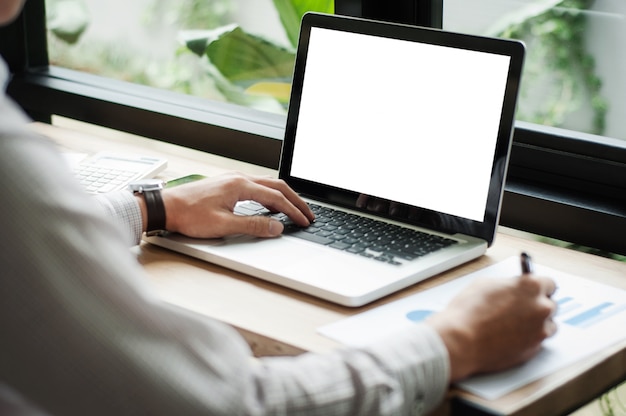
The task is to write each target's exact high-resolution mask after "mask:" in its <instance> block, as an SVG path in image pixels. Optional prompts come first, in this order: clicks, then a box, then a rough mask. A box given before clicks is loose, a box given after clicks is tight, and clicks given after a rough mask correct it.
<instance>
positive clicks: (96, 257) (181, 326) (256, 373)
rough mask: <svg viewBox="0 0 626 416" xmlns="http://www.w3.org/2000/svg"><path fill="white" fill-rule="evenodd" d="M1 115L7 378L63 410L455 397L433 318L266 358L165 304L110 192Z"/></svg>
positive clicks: (351, 405) (371, 404)
mask: <svg viewBox="0 0 626 416" xmlns="http://www.w3.org/2000/svg"><path fill="white" fill-rule="evenodd" d="M0 104H1V103H0ZM2 114H3V112H2V107H1V105H0V177H1V178H3V179H2V181H0V194H1V195H3V200H2V204H0V229H2V230H3V237H2V238H1V239H0V270H2V290H1V291H0V333H2V347H0V348H1V350H2V353H1V354H0V384H3V385H6V386H8V388H10V389H11V391H14V392H16V393H18V394H20V395H21V396H22V397H24V398H26V399H27V400H28V401H30V402H32V403H35V404H36V405H37V407H39V408H41V409H43V410H44V411H46V412H49V413H50V414H89V415H113V414H114V415H127V414H150V415H173V414H182V415H327V414H333V415H351V416H352V415H391V414H421V413H424V412H427V411H429V410H430V409H432V408H433V407H434V406H436V404H437V403H438V402H440V400H441V399H442V397H443V395H444V393H445V391H446V389H447V385H448V374H449V368H448V366H449V363H448V357H447V353H446V350H445V348H444V345H443V343H442V341H441V339H440V338H439V337H438V336H437V334H436V333H435V332H434V331H433V330H432V329H430V328H429V327H427V326H424V325H421V326H420V325H416V326H415V328H414V329H412V330H410V331H405V332H404V333H400V334H398V335H397V337H395V338H394V339H393V340H387V342H385V343H380V344H377V345H372V346H371V347H368V348H362V349H342V350H337V351H334V352H332V353H328V354H314V353H307V354H303V355H301V356H298V357H295V358H286V357H283V358H264V359H261V360H255V359H253V357H252V355H251V351H250V348H249V346H248V345H247V344H246V343H245V341H244V340H243V339H242V338H241V336H240V335H239V334H238V333H237V332H236V331H235V330H234V329H233V328H231V327H229V326H227V325H225V324H223V323H221V322H217V321H215V320H212V319H209V318H207V317H204V316H199V315H197V314H193V313H191V312H189V311H185V310H183V309H180V308H177V307H174V306H172V305H169V304H166V303H164V302H163V301H161V300H160V298H159V297H158V296H157V295H156V294H155V292H154V291H153V290H152V289H151V288H150V286H149V284H148V281H147V279H146V276H145V275H144V271H143V269H142V268H141V266H140V265H139V264H138V263H137V261H136V258H134V257H133V255H132V254H131V253H130V251H129V250H128V244H127V243H128V235H124V234H123V233H121V232H120V229H119V227H118V226H116V225H115V222H113V221H111V220H110V219H109V218H107V217H106V216H104V215H103V214H102V206H103V205H102V204H103V201H102V200H96V199H94V198H92V197H89V196H88V195H86V194H85V193H84V192H83V191H82V190H81V189H80V186H79V185H78V184H77V183H75V180H74V178H73V177H72V175H71V173H70V172H69V171H67V168H66V167H65V165H64V163H63V161H62V159H61V156H60V155H59V154H58V153H57V152H56V151H55V148H54V146H53V145H52V144H51V143H49V142H47V141H46V140H44V139H41V138H39V137H35V136H32V135H29V134H28V133H27V132H26V131H22V132H21V133H20V135H19V137H16V135H15V134H14V133H15V132H12V133H11V134H9V135H7V134H3V128H4V127H3V126H7V125H8V124H6V122H8V121H7V120H6V119H3V118H2ZM18 130H19V129H17V130H16V131H18ZM6 131H7V129H4V132H6ZM51 173H52V174H51ZM7 178H11V180H7ZM125 200H126V197H120V200H118V201H116V200H115V198H106V202H104V206H105V208H104V209H105V210H112V212H118V213H119V212H120V207H123V209H122V211H124V210H125V209H126V208H128V207H130V206H131V205H132V204H130V202H129V200H126V201H125ZM131 211H134V208H132V207H131ZM126 214H127V213H126ZM126 214H123V215H122V216H123V217H125V216H126ZM135 214H136V213H135ZM135 214H132V215H130V216H134V215H135ZM131 222H132V221H131ZM133 233H134V234H135V238H136V237H137V234H136V230H135V231H133ZM286 313H288V312H287V311H286ZM1 405H2V395H1V394H0V408H1Z"/></svg>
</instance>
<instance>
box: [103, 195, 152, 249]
mask: <svg viewBox="0 0 626 416" xmlns="http://www.w3.org/2000/svg"><path fill="white" fill-rule="evenodd" d="M94 198H95V200H96V202H97V203H98V204H99V205H100V207H102V209H103V211H104V213H105V215H106V216H107V217H109V218H111V219H112V220H113V221H114V222H115V223H117V224H118V225H119V226H120V227H121V228H122V231H123V233H124V236H125V241H126V242H127V243H128V245H129V246H134V245H137V244H139V242H140V241H141V235H142V234H143V223H142V222H143V219H142V217H141V208H140V206H139V202H138V201H137V198H135V196H134V195H133V194H132V193H130V192H128V191H124V190H122V191H116V192H109V193H106V194H99V195H96V196H95V197H94Z"/></svg>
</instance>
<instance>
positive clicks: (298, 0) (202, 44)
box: [180, 0, 334, 112]
mask: <svg viewBox="0 0 626 416" xmlns="http://www.w3.org/2000/svg"><path fill="white" fill-rule="evenodd" d="M273 1H274V5H275V7H276V10H277V12H278V15H279V18H280V21H281V23H282V25H283V29H284V30H285V34H286V36H287V38H288V39H289V42H290V43H291V45H290V46H283V45H280V44H278V43H277V42H275V41H273V40H270V39H265V38H263V37H261V36H258V35H255V34H251V33H249V32H247V31H245V30H244V29H243V28H241V27H240V26H239V25H237V24H234V23H233V24H229V25H227V26H224V27H221V28H218V29H214V30H208V31H198V30H196V31H185V32H182V33H181V35H180V38H181V42H182V43H183V45H185V47H187V48H188V49H189V50H190V51H192V52H193V53H195V54H196V55H198V56H199V57H200V58H206V60H207V61H206V62H207V63H208V64H209V65H210V66H212V67H213V68H210V70H208V71H207V73H208V74H210V75H211V76H212V77H213V79H214V80H215V81H216V85H217V87H218V88H219V90H220V91H221V92H222V94H224V95H225V96H226V97H227V98H228V100H229V101H231V102H233V103H236V104H243V105H252V106H254V107H255V108H259V109H263V110H266V111H272V112H284V111H285V108H286V107H287V103H288V101H289V94H290V90H291V77H292V72H293V64H294V61H295V50H296V47H297V44H298V36H299V32H300V21H301V20H302V16H303V15H304V13H306V12H308V11H317V12H325V13H332V12H333V11H334V1H332V0H273ZM276 103H277V104H280V106H281V107H276V106H275V104H276Z"/></svg>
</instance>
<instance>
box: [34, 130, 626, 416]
mask: <svg viewBox="0 0 626 416" xmlns="http://www.w3.org/2000/svg"><path fill="white" fill-rule="evenodd" d="M55 123H56V124H57V125H61V126H62V127H63V128H62V129H61V128H57V127H51V126H48V125H43V124H35V125H34V126H33V127H34V128H35V129H37V130H38V131H40V132H42V133H44V134H46V135H48V136H50V137H52V138H53V139H54V140H55V141H56V142H57V143H59V146H60V147H61V149H62V150H69V151H74V152H85V153H95V152H96V151H98V150H114V151H120V152H125V151H127V152H141V153H144V154H155V155H156V154H159V155H165V156H166V157H167V158H168V159H169V165H168V169H167V170H166V171H165V172H164V173H163V175H161V176H162V177H163V178H165V179H173V178H177V177H181V176H185V175H187V174H192V173H200V174H204V175H209V176H210V175H215V174H219V173H222V172H225V171H229V170H237V171H242V172H247V173H252V174H261V175H272V176H274V175H276V172H275V171H273V170H270V169H265V168H261V167H258V166H253V165H249V164H246V163H242V162H237V161H233V160H229V159H225V158H222V157H218V156H213V155H208V154H206V153H202V152H197V151H194V150H190V149H185V148H180V147H178V146H174V145H170V144H167V143H163V142H155V141H151V140H147V139H144V138H140V137H137V136H132V135H128V134H124V133H120V132H115V131H111V130H108V129H102V128H95V127H93V126H86V125H83V124H81V123H77V122H73V121H70V120H65V119H60V120H57V121H56V122H55ZM85 131H86V132H87V133H85ZM136 250H137V255H138V258H139V261H140V262H141V263H142V264H143V265H144V266H145V269H146V270H147V272H148V275H149V278H150V279H151V280H152V281H153V283H154V285H155V286H156V288H157V290H158V291H159V293H160V294H161V296H162V297H163V299H165V300H166V301H168V302H171V303H173V304H175V305H178V306H180V307H182V308H186V309H189V310H192V311H195V312H197V313H200V314H203V315H207V316H210V317H213V318H216V319H219V320H221V321H224V322H227V323H229V324H231V325H233V326H234V327H236V328H237V329H238V330H239V331H240V332H241V333H242V335H243V336H244V337H245V338H246V339H247V340H248V342H249V343H250V345H251V346H252V348H253V351H254V353H255V354H256V355H257V356H264V355H284V354H288V355H295V354H299V353H301V352H304V351H317V352H323V351H328V350H330V349H332V348H335V347H337V346H338V344H337V343H336V342H334V341H332V340H330V339H327V338H325V337H323V336H321V335H318V334H317V333H316V328H317V327H319V326H321V325H324V324H328V323H331V322H334V321H337V320H340V319H343V318H345V317H348V316H351V315H354V314H356V313H360V312H363V311H365V310H368V309H370V308H374V307H377V306H380V305H382V304H385V303H388V302H390V301H393V300H397V299H400V298H402V297H405V296H407V295H411V294H414V293H416V292H419V291H422V290H425V289H427V288H429V287H433V286H435V285H438V284H441V283H443V282H446V281H449V280H451V279H454V278H456V277H459V276H462V275H464V274H467V273H469V272H472V271H475V270H478V269H481V268H483V267H486V266H488V265H490V264H493V263H496V262H498V261H500V260H503V259H505V258H507V257H510V256H512V255H518V254H519V252H520V251H521V250H525V251H528V252H530V253H532V255H533V257H534V259H535V261H536V262H537V263H539V264H543V265H545V266H549V267H553V268H556V269H560V270H562V271H564V272H568V273H572V274H574V275H578V276H582V277H589V278H592V279H594V280H597V281H600V282H603V283H607V284H610V285H614V286H617V287H621V288H625V289H626V263H620V262H617V261H613V260H609V259H605V258H601V257H597V256H593V255H589V254H583V253H579V252H575V251H572V250H568V249H563V248H558V247H554V246H549V245H546V244H542V243H538V242H534V241H530V240H527V239H523V238H520V237H515V236H513V235H510V234H509V233H507V232H499V234H498V236H497V239H496V242H495V244H494V245H493V247H491V248H490V249H489V250H488V252H487V254H486V255H485V256H482V257H481V258H479V259H477V260H475V261H473V262H471V263H469V264H466V265H464V266H462V267H458V268H456V269H454V270H452V271H450V272H448V273H444V274H442V275H440V276H437V277H435V278H432V279H429V280H427V281H425V282H422V283H420V284H416V285H414V286H412V287H410V288H409V289H406V290H403V291H401V292H399V293H396V294H394V295H391V296H389V297H387V298H385V299H382V300H380V301H377V302H375V303H373V304H370V305H367V306H365V307H361V308H357V309H353V308H347V307H342V306H338V305H335V304H332V303H329V302H325V301H323V300H319V299H316V298H313V297H310V296H307V295H304V294H301V293H299V292H295V291H292V290H289V289H285V288H283V287H280V286H277V285H274V284H271V283H267V282H263V281H261V280H258V279H255V278H252V277H249V276H246V275H244V274H241V273H237V272H234V271H231V270H227V269H224V268H221V267H218V266H215V265H213V264H209V263H205V262H202V261H199V260H196V259H192V258H189V257H186V256H184V255H180V254H177V253H173V252H170V251H167V250H165V249H162V248H159V247H155V246H152V245H149V244H145V243H144V244H142V245H141V246H140V247H138V248H137V249H136ZM624 331H626V328H624ZM625 378H626V340H625V341H623V342H621V343H619V344H617V345H614V346H613V347H611V348H609V349H607V350H606V351H603V352H602V353H601V354H597V355H595V356H593V357H590V358H588V359H585V360H582V361H580V362H579V363H577V364H576V365H574V366H571V367H568V368H566V369H563V370H561V371H559V372H557V373H555V374H552V375H550V376H548V377H544V378H542V379H540V380H538V381H536V382H534V383H532V384H529V385H527V386H525V387H523V388H520V389H518V390H517V391H515V392H512V393H510V394H508V395H506V396H505V397H503V398H500V399H498V400H494V401H487V400H483V399H481V398H478V397H476V396H474V395H472V394H469V393H466V392H463V391H460V390H457V389H454V388H452V389H451V390H450V393H449V395H448V400H446V402H445V403H444V404H443V405H442V406H441V408H440V409H439V410H438V412H437V413H438V414H449V413H458V414H463V415H469V414H477V413H481V412H483V413H486V414H502V415H516V416H522V415H529V416H530V415H532V416H536V415H558V414H567V413H568V412H570V411H572V410H574V409H576V408H577V407H578V406H581V405H584V404H585V403H587V402H589V401H591V400H593V399H594V398H596V397H597V396H598V395H600V394H601V393H602V392H604V391H606V390H607V389H608V388H610V387H612V386H613V385H615V384H616V383H618V382H619V381H621V380H624V379H625ZM468 405H469V406H470V407H468ZM472 409H473V410H472ZM474 410H476V412H474Z"/></svg>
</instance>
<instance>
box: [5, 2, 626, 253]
mask: <svg viewBox="0 0 626 416" xmlns="http://www.w3.org/2000/svg"><path fill="white" fill-rule="evenodd" d="M367 1H368V0H337V2H336V4H338V3H343V4H345V3H348V2H349V3H351V4H352V5H354V4H359V3H360V2H362V4H365V3H367ZM405 1H406V2H414V4H415V5H417V4H418V3H419V4H420V5H419V8H420V10H421V12H422V13H423V10H424V9H423V8H424V7H426V6H424V3H428V2H423V1H422V2H420V1H419V0H405ZM392 3H393V2H392ZM394 4H395V3H394ZM428 4H429V5H430V9H429V8H428V7H427V8H426V10H429V11H428V13H431V14H430V15H429V16H430V17H429V18H431V19H434V20H431V24H432V25H437V24H438V23H437V20H436V19H437V16H438V13H440V12H441V10H442V7H443V6H442V1H441V0H430V3H428ZM415 7H417V6H415ZM416 10H417V9H416ZM357 12H358V10H357ZM439 16H440V15H439ZM369 17H375V16H369ZM439 25H440V22H439ZM0 38H5V39H7V40H8V42H2V44H0V53H1V54H2V55H3V56H4V58H5V60H7V62H8V63H9V67H10V70H11V72H12V73H13V76H12V79H11V81H10V83H9V86H8V92H9V94H10V95H11V96H12V97H13V98H14V99H15V100H16V101H17V102H18V103H19V104H20V105H21V106H22V107H23V108H24V109H25V110H26V111H27V112H28V113H29V114H30V115H31V117H33V118H34V119H36V120H39V121H46V122H49V121H50V119H51V115H52V114H57V115H61V116H65V117H69V118H73V119H77V120H81V121H85V122H88V123H93V124H98V125H103V126H106V127H110V128H114V129H118V130H122V131H126V132H130V133H134V134H138V135H142V136H146V137H151V138H155V139H158V140H163V141H167V142H170V143H174V144H178V145H182V146H186V147H190V148H194V149H198V150H202V151H205V152H209V153H214V154H218V155H222V156H226V157H229V158H234V159H237V160H242V161H245V162H249V163H253V164H257V165H261V166H266V167H270V168H277V167H278V160H279V155H280V149H281V144H282V135H283V131H284V124H285V117H284V116H279V115H275V114H269V113H263V112H260V111H257V110H253V109H248V108H243V107H239V106H235V105H232V104H228V103H219V102H208V101H206V100H200V99H197V98H194V97H189V96H185V95H182V94H177V93H172V92H168V91H162V90H158V89H155V88H150V87H145V86H140V85H134V84H129V83H125V82H121V81H116V80H111V79H106V78H102V77H98V76H94V75H89V74H85V73H81V72H77V71H72V70H67V69H63V68H56V67H51V66H49V63H48V54H47V38H46V29H45V3H44V0H29V1H28V2H26V3H25V8H24V11H23V12H22V14H21V15H20V16H19V18H18V19H17V20H16V21H15V22H14V23H13V24H12V25H10V26H8V27H5V28H2V29H0ZM502 205H503V206H502V214H501V218H500V224H501V225H503V226H506V227H510V228H514V229H519V230H523V231H527V232H530V233H535V234H539V235H544V236H548V237H552V238H555V239H559V240H563V241H567V242H571V243H575V244H580V245H583V246H588V247H593V248H596V249H599V250H603V251H607V252H611V253H618V254H622V255H626V238H624V237H623V236H624V235H626V141H621V140H616V139H612V138H609V137H602V136H593V135H589V134H583V133H580V132H574V131H569V130H563V129H556V128H552V127H546V126H540V125H534V124H530V123H525V122H517V123H516V127H515V130H514V141H513V148H512V152H511V160H510V164H509V173H508V176H507V184H506V188H505V192H504V197H503V203H502Z"/></svg>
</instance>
